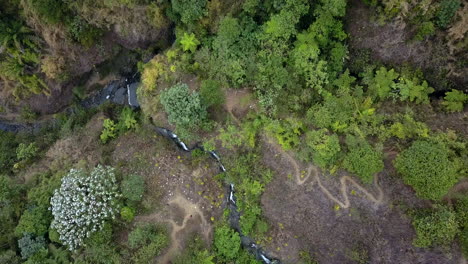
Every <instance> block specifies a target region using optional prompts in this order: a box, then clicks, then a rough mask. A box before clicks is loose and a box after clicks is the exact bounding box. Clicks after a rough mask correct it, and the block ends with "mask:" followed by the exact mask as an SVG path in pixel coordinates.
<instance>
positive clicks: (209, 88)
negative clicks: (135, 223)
mask: <svg viewBox="0 0 468 264" xmlns="http://www.w3.org/2000/svg"><path fill="white" fill-rule="evenodd" d="M200 96H201V99H202V102H203V104H204V105H206V107H211V106H213V107H219V106H221V105H223V104H224V101H225V98H224V92H223V90H222V89H221V83H219V82H218V81H214V80H203V81H202V83H201V86H200Z"/></svg>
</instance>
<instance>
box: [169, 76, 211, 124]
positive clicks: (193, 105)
mask: <svg viewBox="0 0 468 264" xmlns="http://www.w3.org/2000/svg"><path fill="white" fill-rule="evenodd" d="M161 104H162V105H163V106H164V109H165V110H166V113H167V114H168V118H169V122H171V123H172V124H175V125H177V126H181V127H182V128H194V127H198V126H199V125H200V124H201V123H202V122H203V121H204V120H205V118H206V108H205V106H204V105H202V103H201V99H200V95H199V94H198V93H197V92H192V93H190V91H189V88H188V86H187V85H186V84H177V85H175V86H172V87H171V88H169V89H167V90H164V91H163V92H162V93H161Z"/></svg>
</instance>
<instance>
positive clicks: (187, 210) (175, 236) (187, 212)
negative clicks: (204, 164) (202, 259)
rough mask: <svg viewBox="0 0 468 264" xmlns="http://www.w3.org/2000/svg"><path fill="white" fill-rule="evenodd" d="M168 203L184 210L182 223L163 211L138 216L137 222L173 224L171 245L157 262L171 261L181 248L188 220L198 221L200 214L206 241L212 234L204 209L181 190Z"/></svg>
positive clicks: (201, 226) (202, 231)
mask: <svg viewBox="0 0 468 264" xmlns="http://www.w3.org/2000/svg"><path fill="white" fill-rule="evenodd" d="M168 205H176V206H177V207H179V208H180V209H182V210H183V212H184V216H183V221H182V224H178V223H177V221H176V220H174V219H168V218H167V215H165V214H163V213H162V212H158V213H154V214H151V215H147V216H139V217H137V218H136V221H137V222H154V221H157V222H167V223H169V225H170V226H171V233H170V236H171V245H170V246H169V248H168V249H167V251H166V253H165V254H164V255H162V256H160V257H159V258H158V259H157V263H169V261H170V260H171V258H172V257H173V256H174V255H175V254H176V253H178V252H180V250H181V244H182V243H183V241H182V240H183V237H179V233H180V232H181V231H183V230H184V229H185V228H186V227H188V222H189V221H190V220H195V221H196V216H199V217H200V219H201V223H199V224H200V228H201V233H202V235H203V237H204V238H205V240H206V241H209V237H210V234H211V226H210V224H209V223H208V221H207V220H206V218H205V216H204V214H203V211H202V210H201V209H200V207H199V206H198V205H197V204H195V203H192V202H190V201H189V200H187V198H185V197H184V196H183V195H182V194H181V193H180V192H179V191H176V193H175V195H174V198H172V199H171V200H170V201H169V202H168Z"/></svg>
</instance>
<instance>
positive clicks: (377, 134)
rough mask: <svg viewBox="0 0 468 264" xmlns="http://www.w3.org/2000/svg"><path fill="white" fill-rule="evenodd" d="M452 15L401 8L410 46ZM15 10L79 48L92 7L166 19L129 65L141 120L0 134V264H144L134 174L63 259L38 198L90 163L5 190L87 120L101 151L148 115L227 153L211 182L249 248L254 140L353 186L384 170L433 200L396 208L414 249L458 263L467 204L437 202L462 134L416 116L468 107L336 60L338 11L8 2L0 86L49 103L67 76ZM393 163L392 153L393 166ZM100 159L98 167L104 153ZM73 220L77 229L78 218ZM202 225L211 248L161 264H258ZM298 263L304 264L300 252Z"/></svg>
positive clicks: (249, 3) (340, 55) (391, 10)
mask: <svg viewBox="0 0 468 264" xmlns="http://www.w3.org/2000/svg"><path fill="white" fill-rule="evenodd" d="M367 2H368V3H369V4H370V5H372V6H375V7H376V8H377V10H378V11H377V12H378V13H377V15H378V16H380V17H381V20H382V21H384V20H385V19H390V18H392V17H395V16H399V15H400V14H401V12H403V10H402V9H401V8H400V6H399V5H397V4H396V2H401V1H367ZM459 6H460V3H459V2H458V1H455V0H447V1H445V0H444V1H440V2H438V4H437V5H436V6H435V7H434V8H433V7H427V6H424V5H423V3H422V2H421V3H419V4H417V5H416V6H413V5H411V8H413V9H415V10H418V12H412V13H411V14H409V13H408V15H407V16H405V19H408V20H409V21H410V23H413V24H415V25H418V26H417V34H416V35H415V39H416V40H421V39H424V38H426V37H427V36H428V35H431V34H433V33H434V32H435V31H436V30H444V29H445V28H447V27H449V25H450V23H451V22H452V20H453V17H454V14H455V12H456V10H457V9H458V8H459ZM21 7H23V8H25V9H26V10H28V12H30V14H33V15H34V17H36V18H37V19H38V20H39V21H41V22H40V23H45V24H47V25H49V24H50V25H56V26H58V27H63V28H65V31H66V32H68V33H67V36H68V38H69V39H68V40H69V41H73V42H74V43H75V44H79V45H82V46H84V47H88V48H89V47H91V46H93V45H97V43H99V41H101V40H102V37H103V35H104V33H105V32H106V31H107V30H108V28H106V26H108V25H106V23H105V22H106V21H101V20H93V19H92V16H93V15H94V13H93V12H94V11H93V10H98V11H99V13H100V14H105V13H106V12H108V11H109V10H114V11H115V10H117V9H119V10H120V9H125V10H127V9H128V10H136V8H137V7H144V8H145V10H146V13H145V14H146V15H147V17H146V18H141V19H142V20H144V19H147V20H148V21H149V22H148V23H150V24H152V25H153V26H154V27H156V28H158V27H165V26H167V25H168V24H169V23H172V24H174V25H175V36H176V41H175V43H174V44H173V45H172V47H171V48H169V49H167V50H164V51H162V52H161V53H160V54H158V55H156V56H154V57H153V58H152V59H151V60H149V61H145V62H140V63H139V65H138V66H139V67H138V68H139V70H140V72H141V76H142V79H141V86H140V88H139V90H138V96H139V100H140V101H141V105H142V109H141V112H134V111H132V110H131V109H130V108H119V107H112V106H103V107H102V108H101V109H98V110H88V111H85V110H82V109H79V110H77V111H75V113H73V114H71V115H65V114H58V115H57V116H56V120H57V122H56V123H54V124H53V125H51V126H47V127H44V128H43V129H42V130H41V131H40V132H35V133H34V134H31V133H29V134H28V133H19V134H11V133H6V132H0V174H1V175H2V176H1V177H0V205H1V207H0V210H1V212H0V220H1V221H0V230H1V231H0V232H1V236H0V237H1V238H0V239H1V240H0V262H2V263H3V262H5V263H20V262H25V263H149V262H151V261H152V260H154V258H155V257H156V256H158V255H160V254H161V253H162V252H163V251H164V248H166V247H167V245H168V244H169V243H170V241H169V240H170V239H169V236H168V232H167V230H165V227H163V226H158V225H152V224H141V223H140V224H137V225H134V217H135V215H136V214H139V213H141V212H143V211H145V209H144V207H145V206H144V205H143V204H142V203H141V200H142V197H143V196H144V195H146V194H145V182H144V180H142V177H141V176H139V175H121V174H120V172H119V171H118V170H117V171H116V181H115V182H113V183H112V186H113V187H112V188H113V190H114V191H115V192H116V193H118V195H117V194H116V195H112V199H111V198H106V199H111V200H112V203H111V204H112V206H111V207H112V209H111V211H112V212H114V211H115V214H114V215H113V217H112V215H111V214H106V213H103V214H102V215H101V216H100V218H99V219H100V220H103V221H104V222H102V224H99V227H98V228H96V229H91V230H89V229H83V230H86V231H87V232H88V233H86V232H84V233H83V234H85V235H83V236H84V237H81V238H80V239H82V240H83V241H82V242H83V243H81V240H80V243H77V245H76V246H77V248H76V250H74V251H70V250H69V249H70V248H69V247H67V246H65V245H66V241H67V240H65V239H64V238H65V237H66V238H68V239H69V236H70V235H71V236H73V234H69V233H66V230H57V229H55V228H54V227H56V226H57V225H54V224H52V223H53V222H54V221H58V220H59V219H58V218H57V217H56V216H55V215H53V214H52V212H54V209H53V208H51V210H52V211H51V210H49V207H51V206H52V207H54V204H52V205H51V198H52V197H53V196H54V193H55V191H56V190H59V189H60V188H61V186H62V187H63V185H64V183H63V182H62V181H64V179H73V174H74V171H70V169H72V168H77V167H78V168H80V167H81V168H82V171H81V173H83V175H92V174H93V172H92V171H93V169H94V168H89V167H88V166H87V164H67V166H57V167H56V168H52V169H49V170H47V171H46V172H43V173H38V174H37V175H34V177H33V180H30V181H28V182H27V183H26V184H23V183H21V182H20V181H19V178H18V176H19V175H20V174H24V173H27V172H26V171H27V169H28V168H29V167H30V166H32V164H34V163H35V162H39V161H40V160H41V159H42V158H43V157H44V155H45V153H46V152H47V150H48V148H49V147H50V146H51V145H52V144H53V143H54V142H55V141H56V140H58V139H64V138H67V137H69V136H71V135H74V134H77V133H79V131H82V129H83V128H82V127H83V126H84V125H85V124H86V123H87V121H88V120H89V119H90V118H91V116H93V115H94V114H95V113H97V112H104V113H106V119H104V121H103V129H102V132H101V134H100V141H101V143H102V146H101V147H102V148H103V149H105V150H106V148H110V147H109V145H111V144H110V143H111V142H112V140H114V139H115V138H117V137H119V136H121V135H124V134H126V133H143V132H144V131H145V130H142V129H141V128H142V126H141V125H140V124H146V122H147V119H148V117H152V118H153V120H154V121H155V122H156V123H158V124H160V125H165V126H166V125H170V126H172V127H175V131H176V132H177V133H178V135H179V136H181V137H182V138H183V139H184V140H188V141H191V142H196V141H198V140H202V141H203V142H204V143H205V144H204V147H205V148H206V149H207V150H208V149H215V148H216V146H217V147H218V148H221V149H222V151H223V152H225V153H228V151H229V153H230V154H228V155H226V156H225V157H224V156H223V161H224V162H225V165H226V167H227V168H228V173H226V174H220V175H218V176H216V179H217V180H218V181H219V183H226V182H233V183H234V184H235V186H236V195H237V199H238V206H239V210H240V212H241V218H240V226H241V229H242V231H243V232H244V233H245V234H247V235H249V236H250V237H252V238H253V239H255V241H257V242H258V243H259V244H263V245H267V244H268V243H269V237H268V230H269V223H268V221H267V219H265V218H264V216H263V215H262V207H261V204H260V198H261V195H262V193H263V192H264V190H265V188H268V183H269V182H270V181H271V180H272V178H273V177H274V175H273V172H272V171H270V170H269V169H268V168H267V167H266V166H265V165H263V163H262V161H261V157H262V151H261V144H263V143H262V140H261V138H262V136H266V137H269V138H272V139H274V140H276V141H277V143H278V144H279V145H281V147H282V148H283V149H284V150H286V151H291V152H294V154H295V157H297V158H298V159H301V160H303V161H306V162H312V163H314V164H315V165H317V166H318V167H319V168H320V169H322V170H323V171H324V172H327V173H330V174H332V175H335V174H338V172H339V171H341V170H345V171H348V172H350V173H351V174H352V175H354V176H356V177H357V179H358V180H359V181H360V182H362V183H363V184H364V185H366V184H371V183H372V182H373V180H374V177H375V175H376V174H377V173H380V172H382V170H384V169H389V168H390V167H394V168H395V170H396V173H397V175H398V176H397V178H400V179H401V181H403V182H404V183H405V184H407V185H409V186H411V187H412V188H413V189H414V192H415V196H416V197H418V198H419V199H425V200H428V203H427V204H428V205H431V206H428V207H426V208H414V207H412V206H411V205H409V208H410V209H409V210H408V212H407V213H408V215H410V216H411V217H412V219H413V226H414V228H415V231H416V234H417V236H416V237H415V239H414V245H415V246H417V247H438V246H441V247H445V248H449V246H450V245H452V244H453V241H457V242H458V243H459V244H460V247H461V248H462V251H463V253H464V254H465V255H468V226H467V223H468V220H467V215H466V212H467V210H468V202H467V200H468V199H467V196H466V194H460V193H456V195H452V194H449V191H450V189H451V188H452V187H453V186H454V185H455V184H456V183H457V182H459V181H460V180H461V179H463V178H466V177H467V174H468V171H467V169H466V168H468V158H467V157H468V150H467V148H466V135H463V134H461V133H463V132H460V131H453V130H449V129H446V130H434V129H432V128H431V127H430V126H429V125H428V124H426V121H427V119H426V117H425V116H424V114H423V112H424V111H426V110H427V111H435V112H442V111H444V112H458V111H462V110H463V109H464V104H465V103H466V101H467V100H468V96H467V95H466V94H464V93H463V91H459V90H452V91H450V92H447V93H446V96H445V98H444V100H443V102H440V101H434V100H431V97H430V94H431V93H432V92H433V91H434V89H433V88H432V87H431V85H430V84H429V83H428V82H427V81H426V80H425V77H424V75H423V74H422V72H421V71H420V70H418V69H413V68H411V67H407V66H401V67H398V68H395V69H393V68H390V67H388V66H386V65H383V64H381V63H379V62H377V61H370V59H366V58H365V57H364V56H363V57H362V58H359V59H353V60H350V59H349V51H348V46H347V39H348V38H349V36H348V34H347V33H346V32H345V31H344V26H343V17H344V15H345V13H346V1H344V0H334V1H325V0H323V1H314V2H309V1H305V0H300V1H293V0H284V1H281V0H271V1H256V0H246V1H237V2H234V1H200V0H174V1H156V2H150V1H145V0H139V1H138V0H112V1H79V2H70V1H59V0H25V1H15V0H10V1H7V2H6V4H5V5H4V6H1V8H2V9H1V11H0V14H1V15H2V17H1V20H0V44H1V45H2V46H1V49H0V59H1V62H0V80H1V81H2V84H3V86H2V87H3V89H5V90H8V91H10V92H11V93H12V94H13V95H14V96H15V97H16V98H17V99H18V100H19V99H21V98H26V97H28V96H29V95H31V94H36V93H45V94H47V93H48V92H49V89H48V87H47V85H46V82H45V81H44V80H46V79H45V78H50V79H59V80H66V79H67V78H68V73H67V70H66V67H65V65H64V64H65V62H64V61H63V60H62V58H61V57H60V56H54V55H52V54H48V53H47V52H46V51H45V49H44V47H43V45H42V44H43V43H44V40H42V39H41V38H39V37H38V36H36V35H35V34H34V31H32V29H31V26H30V25H29V22H30V21H27V20H26V19H25V17H24V14H23V15H21V16H17V14H19V13H21V12H20V11H19V9H20V8H21ZM93 8H94V9H93ZM98 11H96V12H98ZM426 14H428V15H426ZM110 17H111V15H109V17H108V19H109V21H110V22H112V21H113V20H112V19H111V18H110ZM110 22H109V23H110ZM114 22H115V21H114ZM436 28H439V29H436ZM142 53H144V52H142ZM193 80H195V81H193ZM235 89H242V90H248V91H249V92H251V93H252V94H253V95H254V98H255V99H253V100H252V101H253V105H255V107H253V109H254V110H252V111H251V112H250V113H249V114H248V115H246V116H244V115H240V116H237V117H236V116H235V113H232V112H227V111H224V108H223V106H224V105H225V103H226V101H227V98H225V94H226V92H227V91H232V90H235ZM162 113H163V115H162ZM25 116H26V114H25ZM445 116H446V117H448V118H449V117H450V115H449V114H447V115H445ZM166 117H167V118H166ZM31 119H34V117H31ZM392 153H397V155H396V158H395V159H394V161H393V162H392V161H391V159H390V156H391V155H392ZM100 161H101V162H100V163H103V164H105V165H108V163H110V162H109V157H102V159H101V160H100ZM96 178H97V180H96V181H97V182H96V184H98V185H99V186H102V183H99V182H98V181H99V179H100V178H99V177H96ZM400 179H396V180H400ZM82 191H84V193H81V194H80V193H79V192H80V191H78V193H75V194H73V195H76V196H77V197H88V195H89V190H82ZM65 193H66V192H65ZM444 197H446V198H447V199H444ZM72 200H73V198H72ZM447 201H450V202H447ZM103 204H104V203H101V204H100V205H103ZM55 206H58V205H57V203H56V205H55ZM106 206H108V205H107V204H106ZM109 206H110V205H109ZM56 210H58V211H60V210H59V209H56ZM86 213H90V211H86V210H84V211H83V214H86ZM92 213H95V212H92ZM51 224H52V225H51ZM74 225H76V226H74V228H84V227H86V228H88V227H90V223H86V221H85V223H75V224H74ZM214 226H215V231H214V240H213V242H212V245H210V246H208V247H207V246H206V245H205V244H204V243H203V242H202V241H201V238H199V237H197V236H195V237H194V238H193V239H192V240H193V241H192V242H191V243H188V246H187V247H186V248H185V250H184V251H183V252H181V253H180V255H179V256H177V257H176V258H175V260H174V263H204V264H205V263H206V264H209V263H239V264H243V263H258V261H256V260H255V259H253V257H252V256H251V255H249V254H248V253H247V252H246V251H245V250H243V249H242V248H241V246H240V237H239V235H238V234H237V233H236V232H234V231H233V230H232V229H231V228H230V227H229V225H228V221H227V218H223V219H219V220H217V221H216V223H215V224H214ZM71 230H76V229H71ZM117 230H128V231H129V234H128V238H127V239H126V240H125V241H122V239H120V240H119V241H118V242H116V239H115V236H116V234H117V233H118V232H117ZM68 244H69V243H68ZM306 255H307V254H305V255H304V256H306ZM303 259H304V263H313V260H312V258H310V257H303Z"/></svg>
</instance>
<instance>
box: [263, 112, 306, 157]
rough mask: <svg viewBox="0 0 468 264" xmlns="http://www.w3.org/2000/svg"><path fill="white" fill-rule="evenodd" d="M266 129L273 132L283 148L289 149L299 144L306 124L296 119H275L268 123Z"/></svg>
mask: <svg viewBox="0 0 468 264" xmlns="http://www.w3.org/2000/svg"><path fill="white" fill-rule="evenodd" d="M266 130H267V131H268V132H270V133H272V134H273V136H274V137H275V138H276V139H277V140H278V143H279V144H280V145H281V147H283V149H285V150H289V149H292V148H294V147H296V146H297V145H298V144H299V139H300V138H299V137H300V135H301V134H302V132H303V130H304V125H303V124H302V122H301V121H298V120H295V119H287V120H286V121H278V120H273V121H271V122H270V123H269V124H267V126H266Z"/></svg>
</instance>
